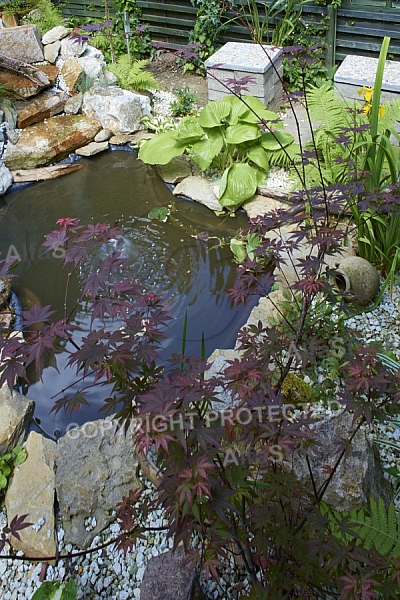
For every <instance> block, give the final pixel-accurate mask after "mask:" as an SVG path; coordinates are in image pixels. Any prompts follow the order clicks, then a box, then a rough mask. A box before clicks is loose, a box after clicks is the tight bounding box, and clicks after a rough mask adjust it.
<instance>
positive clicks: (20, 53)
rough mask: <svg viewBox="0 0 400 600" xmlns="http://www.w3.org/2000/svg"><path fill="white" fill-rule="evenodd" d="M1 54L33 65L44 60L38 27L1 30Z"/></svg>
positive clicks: (5, 28)
mask: <svg viewBox="0 0 400 600" xmlns="http://www.w3.org/2000/svg"><path fill="white" fill-rule="evenodd" d="M0 48H1V54H3V55H4V56H6V57H7V58H12V59H14V60H20V61H21V62H24V63H28V64H32V63H35V62H40V61H42V60H43V59H44V55H43V46H42V42H41V38H40V33H39V30H38V28H37V27H36V25H22V26H20V27H4V28H0Z"/></svg>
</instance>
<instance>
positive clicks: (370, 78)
mask: <svg viewBox="0 0 400 600" xmlns="http://www.w3.org/2000/svg"><path fill="white" fill-rule="evenodd" d="M377 68H378V59H377V58H371V57H369V56H350V55H349V56H346V58H345V59H344V61H343V62H342V63H341V65H340V67H339V68H338V70H337V71H336V73H335V76H334V81H335V83H345V84H350V85H354V86H358V87H362V86H364V85H365V86H368V87H371V86H373V85H374V82H375V75H376V70H377ZM382 90H383V91H387V92H395V93H400V62H399V61H394V60H387V61H386V62H385V69H384V72H383V79H382Z"/></svg>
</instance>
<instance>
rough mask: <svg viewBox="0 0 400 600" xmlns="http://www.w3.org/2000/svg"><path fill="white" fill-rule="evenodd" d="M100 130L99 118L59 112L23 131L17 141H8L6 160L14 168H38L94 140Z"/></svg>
mask: <svg viewBox="0 0 400 600" xmlns="http://www.w3.org/2000/svg"><path fill="white" fill-rule="evenodd" d="M99 130H100V124H99V122H98V121H96V120H95V119H89V118H88V117H84V116H82V115H58V116H56V117H51V118H50V119H48V120H47V122H46V123H44V122H42V123H37V124H35V125H31V126H30V127H26V128H25V129H23V130H22V131H21V134H20V138H19V140H18V143H17V144H10V143H9V144H8V145H7V151H6V154H5V156H4V162H5V163H6V165H7V167H8V168H9V169H10V171H15V170H17V169H34V168H35V167H40V166H43V165H48V164H50V163H53V162H57V161H59V160H62V159H63V158H66V157H67V156H68V155H69V154H71V152H74V151H75V150H76V148H80V147H81V146H84V145H85V144H87V143H88V142H90V141H91V140H92V139H93V138H94V136H95V135H96V133H97V132H98V131H99Z"/></svg>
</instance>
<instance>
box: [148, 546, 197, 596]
mask: <svg viewBox="0 0 400 600" xmlns="http://www.w3.org/2000/svg"><path fill="white" fill-rule="evenodd" d="M185 559H186V554H185V550H184V549H183V548H182V547H179V548H177V549H176V550H175V552H172V550H169V551H168V552H164V553H163V554H160V555H159V556H152V557H151V558H150V560H149V561H148V563H147V566H146V569H145V572H144V575H143V580H142V585H141V586H140V600H205V596H204V594H203V592H202V590H201V587H200V582H199V575H198V572H197V571H196V569H193V571H192V572H190V568H189V566H188V565H184V562H185Z"/></svg>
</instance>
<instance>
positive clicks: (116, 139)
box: [108, 133, 136, 146]
mask: <svg viewBox="0 0 400 600" xmlns="http://www.w3.org/2000/svg"><path fill="white" fill-rule="evenodd" d="M135 135H136V134H133V133H132V134H129V133H119V134H118V135H113V136H111V137H110V139H109V140H108V141H109V142H110V144H112V145H113V146H125V144H129V143H130V142H134V141H135Z"/></svg>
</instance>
